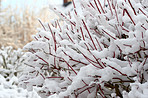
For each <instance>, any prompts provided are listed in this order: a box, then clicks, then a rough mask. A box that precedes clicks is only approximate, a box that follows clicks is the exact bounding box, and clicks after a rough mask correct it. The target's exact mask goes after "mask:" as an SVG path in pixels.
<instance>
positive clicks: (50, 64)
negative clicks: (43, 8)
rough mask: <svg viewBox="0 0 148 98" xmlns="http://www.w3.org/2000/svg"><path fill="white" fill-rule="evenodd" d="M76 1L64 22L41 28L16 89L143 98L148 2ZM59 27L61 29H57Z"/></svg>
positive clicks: (80, 96)
mask: <svg viewBox="0 0 148 98" xmlns="http://www.w3.org/2000/svg"><path fill="white" fill-rule="evenodd" d="M100 1H101V0H80V1H79V2H80V6H81V11H80V12H79V10H80V9H77V6H76V5H75V3H74V0H73V5H74V10H73V13H69V14H68V15H65V14H63V13H61V11H58V10H57V9H56V8H54V7H51V8H52V9H53V10H54V11H55V12H56V14H58V15H59V16H60V17H61V18H62V19H63V20H64V22H63V24H62V23H61V24H60V23H59V22H58V20H54V21H53V22H52V23H51V25H49V24H43V23H42V22H41V21H40V23H41V25H42V26H43V28H42V29H40V30H39V32H38V33H37V34H36V35H35V36H34V41H32V42H31V43H28V44H27V45H26V46H25V47H24V49H25V50H28V53H27V55H28V59H27V60H26V64H27V65H28V67H27V69H26V71H24V74H23V75H22V77H21V78H20V85H21V86H22V87H24V88H27V89H28V90H32V87H33V86H38V87H41V88H42V90H41V91H40V93H41V92H42V93H44V94H45V96H50V97H59V98H63V97H64V98H73V97H74V98H86V97H87V98H96V97H99V98H100V97H103V98H109V97H113V98H117V97H118V98H119V97H120V98H135V97H138V98H140V97H141V98H143V97H148V95H147V94H146V92H147V90H148V88H147V85H148V82H147V80H148V77H147V76H148V75H147V71H148V63H147V62H148V61H147V57H148V30H147V27H148V7H147V5H148V2H147V1H146V0H104V4H103V3H101V2H100ZM60 25H62V26H60Z"/></svg>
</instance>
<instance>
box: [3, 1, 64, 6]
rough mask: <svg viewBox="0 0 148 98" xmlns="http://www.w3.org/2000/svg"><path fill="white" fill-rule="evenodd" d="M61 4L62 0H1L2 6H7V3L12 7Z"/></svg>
mask: <svg viewBox="0 0 148 98" xmlns="http://www.w3.org/2000/svg"><path fill="white" fill-rule="evenodd" d="M49 3H50V4H56V5H59V4H62V3H63V0H2V7H7V6H8V5H11V6H12V7H16V6H18V7H25V6H30V7H38V8H40V7H43V6H48V4H49Z"/></svg>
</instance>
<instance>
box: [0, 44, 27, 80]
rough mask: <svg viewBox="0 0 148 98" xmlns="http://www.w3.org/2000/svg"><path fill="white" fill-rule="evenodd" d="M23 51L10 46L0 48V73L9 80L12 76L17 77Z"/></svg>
mask: <svg viewBox="0 0 148 98" xmlns="http://www.w3.org/2000/svg"><path fill="white" fill-rule="evenodd" d="M24 59H25V56H24V52H22V50H21V49H18V50H14V49H13V48H12V47H11V46H7V47H2V48H1V49H0V67H1V69H0V74H1V75H2V76H3V77H5V78H6V80H8V81H9V80H10V79H11V78H12V77H19V76H20V74H21V72H22V71H23V69H24V68H25V65H24Z"/></svg>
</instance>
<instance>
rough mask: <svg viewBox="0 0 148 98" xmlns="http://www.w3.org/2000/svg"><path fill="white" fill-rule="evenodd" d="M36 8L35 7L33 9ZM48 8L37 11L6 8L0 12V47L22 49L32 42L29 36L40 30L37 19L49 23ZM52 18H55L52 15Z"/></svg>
mask: <svg viewBox="0 0 148 98" xmlns="http://www.w3.org/2000/svg"><path fill="white" fill-rule="evenodd" d="M34 8H36V7H34ZM48 10H49V8H48V7H42V8H41V9H40V10H39V11H34V10H32V9H30V6H27V5H26V6H25V8H19V7H18V6H16V7H15V8H14V7H12V6H8V7H6V8H1V10H0V21H1V22H0V37H1V38H0V47H2V46H12V47H13V48H15V49H18V48H23V46H24V45H26V44H27V43H29V42H30V41H32V40H33V39H32V37H31V35H33V34H35V33H36V28H38V27H39V28H40V24H39V22H38V18H40V19H41V20H42V21H46V22H48V21H49V17H51V13H50V12H49V11H48ZM52 16H55V15H54V14H52Z"/></svg>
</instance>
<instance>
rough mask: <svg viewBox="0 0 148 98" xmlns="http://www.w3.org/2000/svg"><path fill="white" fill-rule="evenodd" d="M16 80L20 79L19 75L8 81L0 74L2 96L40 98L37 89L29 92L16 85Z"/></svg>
mask: <svg viewBox="0 0 148 98" xmlns="http://www.w3.org/2000/svg"><path fill="white" fill-rule="evenodd" d="M16 81H18V78H17V77H13V78H11V80H10V81H7V79H6V78H4V77H3V76H2V75H1V74H0V98H40V96H39V95H38V94H37V92H36V91H35V90H34V91H32V92H28V91H27V90H26V89H23V88H19V87H17V85H14V84H13V83H14V82H16Z"/></svg>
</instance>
